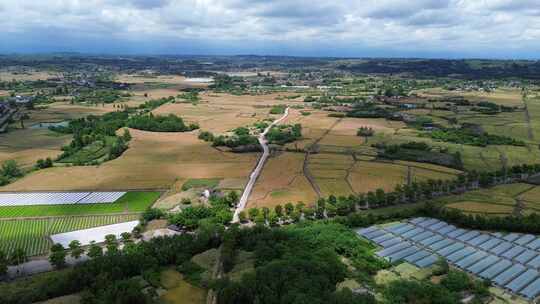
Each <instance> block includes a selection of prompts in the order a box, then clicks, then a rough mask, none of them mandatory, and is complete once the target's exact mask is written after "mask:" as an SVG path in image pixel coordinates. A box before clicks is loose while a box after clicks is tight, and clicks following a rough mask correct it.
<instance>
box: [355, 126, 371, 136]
mask: <svg viewBox="0 0 540 304" xmlns="http://www.w3.org/2000/svg"><path fill="white" fill-rule="evenodd" d="M374 134H375V131H374V130H373V128H371V127H360V128H358V130H357V131H356V136H362V137H371V136H373V135H374Z"/></svg>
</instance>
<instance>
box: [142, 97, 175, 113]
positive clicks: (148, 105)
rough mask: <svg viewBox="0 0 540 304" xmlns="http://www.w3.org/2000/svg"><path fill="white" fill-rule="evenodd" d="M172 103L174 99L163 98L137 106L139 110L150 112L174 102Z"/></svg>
mask: <svg viewBox="0 0 540 304" xmlns="http://www.w3.org/2000/svg"><path fill="white" fill-rule="evenodd" d="M174 101H175V98H174V97H173V96H170V97H163V98H160V99H152V100H149V101H146V102H145V103H143V104H141V105H139V109H141V110H144V111H152V110H154V109H156V108H158V107H160V106H162V105H164V104H166V103H169V102H174Z"/></svg>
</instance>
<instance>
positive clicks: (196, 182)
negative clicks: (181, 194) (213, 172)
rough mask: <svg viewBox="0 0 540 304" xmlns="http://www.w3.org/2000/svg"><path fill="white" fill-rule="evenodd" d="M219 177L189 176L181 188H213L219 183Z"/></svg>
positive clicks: (184, 189)
mask: <svg viewBox="0 0 540 304" xmlns="http://www.w3.org/2000/svg"><path fill="white" fill-rule="evenodd" d="M220 181H221V179H220V178H190V179H188V180H187V181H186V182H185V183H184V184H183V185H182V190H183V191H186V190H189V189H191V188H215V187H217V186H218V185H219V182H220Z"/></svg>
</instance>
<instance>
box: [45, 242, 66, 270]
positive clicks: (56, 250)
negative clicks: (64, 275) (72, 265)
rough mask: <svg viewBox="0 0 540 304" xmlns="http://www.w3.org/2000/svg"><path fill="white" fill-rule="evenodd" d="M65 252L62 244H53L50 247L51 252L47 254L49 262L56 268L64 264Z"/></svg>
mask: <svg viewBox="0 0 540 304" xmlns="http://www.w3.org/2000/svg"><path fill="white" fill-rule="evenodd" d="M66 255H67V252H66V250H65V249H64V246H62V244H54V245H53V246H52V247H51V254H50V255H49V262H51V264H52V265H53V266H54V267H56V268H57V269H60V268H63V267H64V266H66Z"/></svg>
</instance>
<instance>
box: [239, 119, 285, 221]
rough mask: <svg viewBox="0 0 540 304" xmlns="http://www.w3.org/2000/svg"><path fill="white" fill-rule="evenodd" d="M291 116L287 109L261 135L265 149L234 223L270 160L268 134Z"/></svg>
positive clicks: (241, 199) (250, 178) (247, 186)
mask: <svg viewBox="0 0 540 304" xmlns="http://www.w3.org/2000/svg"><path fill="white" fill-rule="evenodd" d="M288 115H289V108H286V109H285V113H284V114H283V116H281V117H280V118H278V119H276V120H275V121H274V122H273V123H272V124H270V125H269V126H268V127H267V128H266V129H264V132H262V133H261V135H259V144H260V145H261V146H262V148H263V154H262V155H261V157H260V158H259V161H258V162H257V166H256V167H255V169H253V172H251V175H250V176H249V181H248V183H247V184H246V188H244V192H243V193H242V197H240V201H239V202H238V206H237V207H236V210H235V211H234V216H233V223H237V222H238V220H239V219H238V214H240V212H242V210H244V208H246V204H247V201H248V198H249V195H250V194H251V191H252V190H253V186H255V182H256V181H257V178H259V175H260V174H261V172H262V169H263V167H264V164H265V163H266V160H267V159H268V156H270V149H269V148H268V142H267V141H266V133H268V131H270V129H271V128H272V127H273V126H275V125H277V124H278V123H280V122H281V121H283V120H284V119H285V118H287V116H288Z"/></svg>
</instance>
